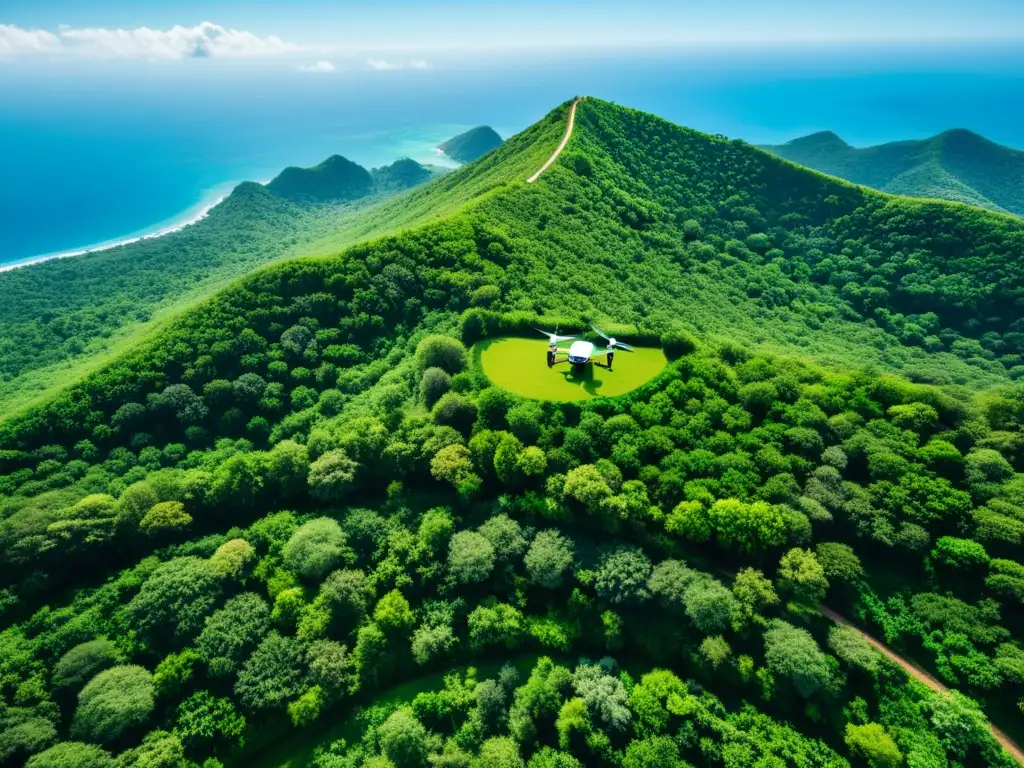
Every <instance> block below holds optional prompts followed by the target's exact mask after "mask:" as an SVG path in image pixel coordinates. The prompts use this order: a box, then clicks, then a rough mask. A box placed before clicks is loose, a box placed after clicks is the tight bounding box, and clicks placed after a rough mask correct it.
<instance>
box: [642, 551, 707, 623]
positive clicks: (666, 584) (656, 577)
mask: <svg viewBox="0 0 1024 768" xmlns="http://www.w3.org/2000/svg"><path fill="white" fill-rule="evenodd" d="M700 576H701V574H699V573H698V572H697V571H695V570H693V569H692V568H687V567H686V564H685V563H684V562H683V561H682V560H662V561H661V562H660V563H658V564H657V565H656V566H654V570H653V571H651V577H650V578H649V579H648V580H647V587H648V588H649V589H650V590H651V594H652V595H653V596H654V597H655V598H657V600H658V602H659V603H661V605H662V607H664V608H668V609H669V610H673V611H682V610H683V608H684V601H683V600H684V595H685V593H686V589H687V588H688V587H689V586H690V585H691V584H693V582H694V581H696V580H697V579H698V578H700Z"/></svg>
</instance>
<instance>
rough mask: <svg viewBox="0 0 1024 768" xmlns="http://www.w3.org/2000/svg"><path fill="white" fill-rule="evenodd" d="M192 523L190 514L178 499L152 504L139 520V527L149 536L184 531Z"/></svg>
mask: <svg viewBox="0 0 1024 768" xmlns="http://www.w3.org/2000/svg"><path fill="white" fill-rule="evenodd" d="M190 525H192V515H190V514H189V513H188V512H186V511H185V505H184V504H182V503H181V502H180V501H164V502H161V503H159V504H154V505H153V506H152V507H151V508H150V510H149V511H148V512H147V513H146V514H145V516H144V517H143V518H142V520H141V521H140V522H139V528H140V529H141V530H142V532H143V533H145V534H148V535H149V536H162V535H165V534H173V533H177V532H179V531H184V530H185V529H187V528H188V527H189V526H190Z"/></svg>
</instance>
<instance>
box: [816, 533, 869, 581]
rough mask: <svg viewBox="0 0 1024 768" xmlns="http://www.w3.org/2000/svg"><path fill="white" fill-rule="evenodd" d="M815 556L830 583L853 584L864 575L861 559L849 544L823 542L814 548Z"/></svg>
mask: <svg viewBox="0 0 1024 768" xmlns="http://www.w3.org/2000/svg"><path fill="white" fill-rule="evenodd" d="M814 555H815V557H816V558H817V560H818V562H819V563H821V568H822V570H823V572H824V574H825V578H826V579H828V581H829V582H837V581H838V582H843V583H846V584H852V583H853V582H855V581H857V579H859V578H860V577H861V576H863V575H864V568H863V566H862V565H861V564H860V558H859V557H857V555H856V554H854V551H853V549H852V548H851V547H850V546H849V545H848V544H840V543H838V542H835V541H823V542H822V543H820V544H818V545H817V546H816V547H815V548H814Z"/></svg>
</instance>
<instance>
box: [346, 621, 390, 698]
mask: <svg viewBox="0 0 1024 768" xmlns="http://www.w3.org/2000/svg"><path fill="white" fill-rule="evenodd" d="M387 650H388V638H387V636H386V635H385V634H384V633H383V632H382V631H381V629H380V627H378V626H377V625H376V624H374V623H373V622H372V621H371V622H370V623H369V624H364V625H363V626H361V627H360V628H359V631H358V632H357V633H356V647H355V649H354V651H353V656H355V660H356V670H357V671H358V673H359V678H360V680H364V681H367V682H371V681H372V682H373V683H377V682H378V680H379V679H380V677H381V675H380V672H381V670H380V664H381V662H382V661H383V660H384V657H385V654H386V653H387Z"/></svg>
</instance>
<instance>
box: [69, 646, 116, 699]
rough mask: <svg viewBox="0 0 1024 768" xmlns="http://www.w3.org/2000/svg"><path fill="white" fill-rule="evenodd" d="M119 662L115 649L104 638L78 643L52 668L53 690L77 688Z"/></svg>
mask: <svg viewBox="0 0 1024 768" xmlns="http://www.w3.org/2000/svg"><path fill="white" fill-rule="evenodd" d="M119 660H120V654H119V653H118V652H117V647H116V646H115V645H114V644H113V643H112V642H110V640H107V639H106V638H105V637H99V638H96V639H95V640H89V641H87V642H85V643H79V644H78V645H76V646H75V647H74V648H72V649H71V650H69V651H68V652H67V653H65V654H64V655H63V656H61V657H60V660H59V661H58V662H57V664H56V665H55V666H54V668H53V687H54V688H78V687H79V686H81V685H82V684H84V683H85V681H86V680H89V679H91V678H92V677H93V676H95V675H96V674H97V673H98V672H102V671H103V670H104V669H108V668H109V667H113V666H114V665H116V664H117V663H118V661H119Z"/></svg>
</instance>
